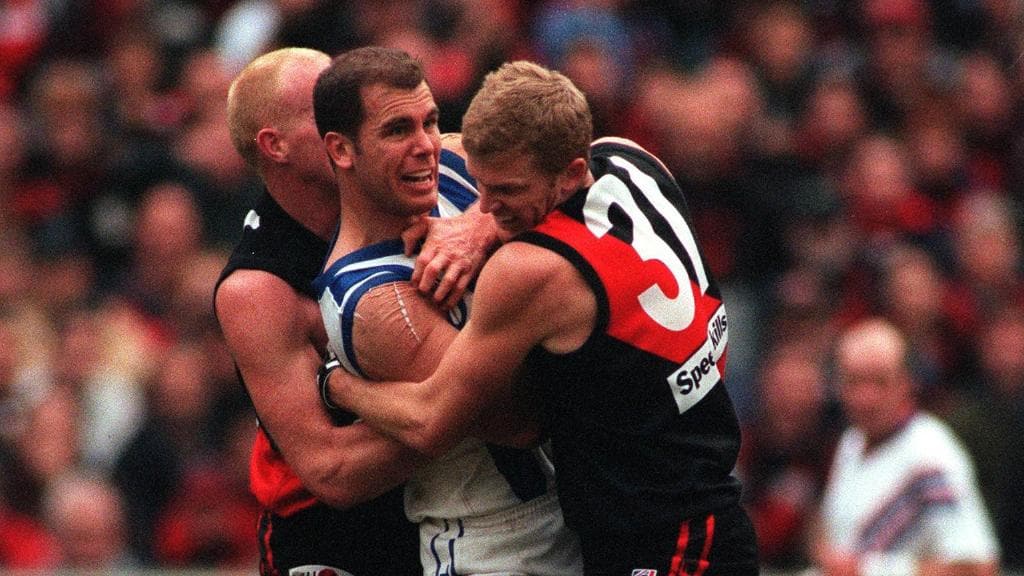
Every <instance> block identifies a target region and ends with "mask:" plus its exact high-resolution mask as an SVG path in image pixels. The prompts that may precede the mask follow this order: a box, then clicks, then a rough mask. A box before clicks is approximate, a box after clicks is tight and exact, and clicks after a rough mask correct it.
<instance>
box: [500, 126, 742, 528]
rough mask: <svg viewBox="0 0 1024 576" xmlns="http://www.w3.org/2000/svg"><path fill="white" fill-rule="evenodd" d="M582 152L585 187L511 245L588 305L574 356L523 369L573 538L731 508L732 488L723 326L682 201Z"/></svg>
mask: <svg viewBox="0 0 1024 576" xmlns="http://www.w3.org/2000/svg"><path fill="white" fill-rule="evenodd" d="M591 153H592V160H591V171H592V173H593V174H594V178H595V182H594V184H593V185H592V186H590V187H589V188H587V189H583V190H580V191H579V192H578V193H576V194H575V195H574V196H572V197H571V198H570V199H569V200H567V201H566V202H564V203H563V204H562V205H560V206H559V207H558V208H557V209H556V210H555V211H553V212H552V213H551V214H549V215H548V217H547V218H546V219H545V220H544V221H543V222H542V223H541V224H540V225H538V226H537V227H536V228H534V229H533V230H530V231H528V232H525V233H523V234H521V235H519V236H517V237H516V238H515V241H523V242H529V243H532V244H535V245H539V246H541V247H544V248H547V249H550V250H553V251H555V252H557V253H558V254H560V255H562V256H563V257H564V258H566V259H567V260H568V261H569V262H571V263H572V264H573V265H574V266H575V267H576V268H577V270H579V272H580V274H581V275H582V276H583V277H584V278H585V279H586V281H587V283H588V284H589V285H590V288H591V290H593V292H594V294H595V295H596V298H597V305H598V309H597V321H596V325H595V328H594V331H593V332H592V334H591V335H590V337H589V339H588V340H587V342H586V343H584V345H583V346H582V347H581V348H580V349H578V350H577V351H575V352H572V353H568V354H552V353H549V352H547V351H545V350H543V349H541V348H539V347H538V348H536V349H534V350H533V351H532V352H531V353H530V355H529V356H528V358H527V359H526V362H525V364H524V378H525V382H527V383H528V384H529V385H530V387H531V388H532V389H533V391H534V393H535V394H536V395H537V398H538V401H539V404H540V406H541V408H540V409H541V411H542V413H543V417H544V423H545V426H546V428H547V432H548V433H549V434H550V435H551V438H552V446H553V449H554V456H555V466H556V474H557V478H558V488H559V493H560V499H561V502H562V506H563V508H564V511H565V518H566V520H567V521H568V522H569V523H570V525H572V526H573V527H574V528H575V529H576V530H577V531H578V532H580V533H581V536H583V537H584V538H585V536H586V534H587V533H595V532H604V533H607V532H639V531H643V530H645V529H648V528H653V527H662V526H666V525H678V524H679V522H680V521H681V520H683V519H686V518H690V517H693V516H696V515H698V514H702V513H707V512H710V511H714V510H717V509H721V508H723V507H725V506H728V505H732V504H735V503H736V502H738V500H739V490H740V489H739V483H738V481H737V480H736V479H735V478H734V477H733V476H731V471H732V469H733V467H734V465H735V463H736V456H737V453H738V450H739V442H740V430H739V425H738V422H737V419H736V415H735V411H734V409H733V405H732V401H731V399H730V398H729V394H728V392H727V391H726V388H725V386H724V384H723V378H724V373H725V364H726V348H727V342H728V321H727V318H726V314H725V308H724V306H723V303H722V298H721V294H720V293H719V289H718V285H717V284H716V282H715V279H714V278H713V277H712V276H711V274H710V272H709V271H708V269H707V267H706V266H705V264H704V258H703V256H702V254H701V250H700V248H699V247H698V245H697V242H696V238H695V237H694V235H693V232H692V228H691V225H690V215H689V211H688V208H687V206H686V202H685V200H684V198H683V196H682V192H681V191H680V189H679V187H678V185H677V184H676V182H675V180H674V179H673V178H672V176H671V175H670V174H668V173H667V172H666V171H665V170H664V169H663V168H661V166H660V164H659V163H658V161H657V160H656V159H654V158H653V157H652V156H650V155H649V154H647V153H646V152H644V151H643V150H640V149H638V148H635V147H632V146H628V145H624V144H619V143H602V144H598V145H595V146H594V147H593V148H592V150H591ZM566 298H572V295H571V294H567V295H566Z"/></svg>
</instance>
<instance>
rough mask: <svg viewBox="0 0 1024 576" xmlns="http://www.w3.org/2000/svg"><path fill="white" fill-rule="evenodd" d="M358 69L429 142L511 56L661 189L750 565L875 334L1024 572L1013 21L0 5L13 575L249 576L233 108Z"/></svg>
mask: <svg viewBox="0 0 1024 576" xmlns="http://www.w3.org/2000/svg"><path fill="white" fill-rule="evenodd" d="M368 43H374V44H386V45H391V46H398V47H401V48H405V49H406V50H408V51H409V52H410V53H412V54H414V55H416V56H417V57H419V58H420V59H421V60H422V61H423V63H424V65H425V68H426V70H427V74H428V79H429V81H430V84H431V87H432V89H433V92H434V96H435V98H436V99H437V101H438V103H439V105H440V107H441V115H442V119H441V127H442V129H443V130H444V131H457V130H458V129H459V125H460V118H461V115H462V112H463V111H464V109H465V106H466V105H467V103H468V101H469V98H470V97H471V96H472V94H473V91H474V90H475V88H476V87H477V86H478V84H479V81H480V79H481V78H482V76H483V75H484V74H485V73H486V72H488V71H489V70H491V69H493V68H495V67H496V66H497V64H499V63H500V62H502V61H505V60H510V59H519V58H528V59H533V60H536V61H539V62H542V63H545V64H547V65H549V66H551V67H554V68H556V69H558V70H561V71H563V72H564V73H566V74H567V75H568V76H570V77H571V78H572V79H573V80H574V81H575V82H576V83H577V85H578V86H579V87H580V88H581V89H583V90H584V92H585V93H586V94H587V97H588V99H589V100H590V103H591V106H592V108H593V111H594V114H595V120H596V126H595V128H596V132H597V135H619V136H626V137H629V138H632V139H634V140H636V141H637V142H639V143H640V144H642V145H643V146H645V147H647V148H648V149H650V150H651V151H653V152H655V153H656V154H657V155H659V156H660V157H661V158H662V159H663V160H664V161H665V162H666V164H667V165H668V166H669V167H670V169H671V170H672V171H673V173H674V174H675V175H676V177H677V179H678V181H679V182H680V184H681V185H682V188H683V189H684V191H685V192H686V194H687V200H688V202H689V206H690V209H691V211H692V212H693V216H694V220H695V225H696V229H697V234H698V237H699V238H700V240H701V242H702V244H703V246H704V248H705V250H706V251H707V255H706V256H707V259H708V261H709V262H710V265H711V267H712V268H713V271H714V272H715V273H716V274H717V277H718V278H719V280H720V282H721V284H722V285H723V288H724V292H725V297H726V305H727V307H728V310H729V314H730V325H731V327H730V354H729V378H728V380H727V386H728V387H729V389H730V392H731V393H732V394H733V396H734V399H735V401H736V404H737V407H738V410H739V416H740V419H741V422H742V424H743V425H744V427H745V436H744V450H743V453H742V455H741V460H740V465H739V468H738V470H737V473H738V474H739V475H740V477H741V478H742V480H743V481H744V483H745V494H746V496H745V498H746V502H747V505H748V507H749V510H750V511H751V514H752V516H753V518H754V520H755V524H756V526H757V528H758V535H759V539H760V545H761V549H762V554H763V558H764V563H765V565H766V566H769V567H773V568H781V569H789V568H796V567H800V566H803V565H805V564H806V563H807V561H808V556H807V554H808V551H807V546H806V533H807V526H808V522H809V519H810V518H811V517H812V516H813V513H814V511H815V510H816V506H817V504H818V498H819V496H820V493H821V488H822V486H823V483H824V481H825V477H826V475H827V473H828V466H829V459H830V458H831V454H832V451H833V446H834V441H835V438H836V436H837V434H838V432H839V431H840V430H841V429H842V427H843V425H844V420H843V415H842V414H841V411H840V410H839V409H838V407H837V402H836V394H835V385H834V382H833V381H832V378H831V370H832V368H831V352H832V350H831V348H832V344H833V339H834V335H835V334H836V333H837V331H838V330H840V329H841V328H842V327H844V326H846V325H848V324H849V323H851V322H853V321H855V320H857V319H859V318H862V317H865V316H868V315H881V316H884V317H886V318H888V319H889V320H891V321H892V322H893V323H894V324H896V325H897V326H898V327H899V328H900V330H902V331H903V332H904V333H905V334H906V335H907V336H908V338H909V340H910V343H911V348H912V355H913V361H914V366H915V376H916V379H917V381H918V384H919V389H920V393H921V401H922V403H923V405H924V406H925V407H926V408H928V409H929V410H931V411H933V412H934V413H936V414H937V415H938V416H940V417H941V418H942V419H944V420H946V421H947V422H949V423H950V424H951V425H952V426H953V428H954V429H955V430H956V432H957V433H958V434H959V436H960V438H961V439H962V441H963V442H964V444H965V446H966V447H967V448H968V451H969V453H970V454H971V456H972V458H974V462H975V467H976V472H977V475H978V479H979V482H980V486H981V489H982V492H983V496H984V499H985V503H986V506H987V507H988V509H989V511H990V513H991V515H992V519H993V522H994V523H995V525H996V529H997V532H998V536H999V538H1000V543H1001V546H1002V549H1003V561H1004V566H1007V567H1013V568H1018V569H1020V568H1024V523H1021V522H1019V521H1018V520H1017V516H1018V512H1019V511H1020V510H1022V509H1024V491H1022V486H1024V448H1022V447H1021V438H1022V437H1021V431H1022V430H1024V255H1022V249H1021V247H1022V241H1024V226H1022V224H1024V222H1022V215H1024V212H1022V210H1021V203H1022V202H1024V114H1022V112H1024V68H1022V66H1024V2H1022V1H1021V0H846V1H844V0H799V1H798V0H792V1H775V2H766V1H764V2H760V1H746V2H740V1H732V0H673V1H665V0H518V1H510V0H349V1H336V0H205V1H204V0H167V1H159V2H158V1H156V0H6V1H3V2H0V142H2V143H4V150H3V152H2V154H0V567H5V568H19V567H51V566H64V567H129V566H142V567H164V568H173V567H222V568H223V567H230V568H248V567H252V566H255V564H256V561H257V554H256V541H255V538H256V515H257V507H256V505H255V502H254V501H253V500H252V499H251V496H250V495H249V493H248V490H247V471H248V464H247V460H248V455H249V448H250V446H251V441H252V437H253V434H254V432H255V416H254V414H253V413H252V409H251V406H250V405H249V403H248V400H247V398H246V396H245V393H244V391H243V390H242V389H241V387H240V386H239V384H238V382H237V379H236V375H235V371H234V366H233V363H232V361H231V358H230V356H229V355H228V354H227V353H226V351H225V347H224V343H223V341H222V339H221V336H220V332H219V328H218V326H217V325H216V321H215V319H214V317H213V314H212V307H211V294H212V287H213V285H214V282H215V281H216V279H217V276H218V274H219V272H220V269H221V267H222V266H223V264H224V262H225V260H226V255H227V251H228V250H229V248H230V247H231V245H232V244H233V242H234V241H235V239H236V238H237V237H238V235H239V234H240V232H241V228H242V218H243V215H244V213H245V212H246V210H247V209H248V207H249V205H250V203H251V202H252V199H253V197H254V194H255V193H256V191H257V190H258V185H257V182H256V180H255V176H254V174H253V173H251V172H250V171H248V170H247V169H246V167H245V165H244V163H243V161H242V159H241V158H240V157H239V156H237V154H236V153H235V151H234V149H233V147H232V145H231V141H230V138H229V135H228V131H227V126H226V123H225V95H226V89H227V85H228V83H229V82H230V80H231V78H232V77H233V76H234V74H235V73H237V72H238V71H239V70H240V69H241V67H242V66H244V65H245V64H246V63H247V62H248V61H249V60H251V59H252V58H254V57H255V56H257V55H259V54H261V53H263V52H265V51H267V50H268V49H271V48H273V47H278V46H282V45H292V46H309V47H314V48H319V49H321V50H324V51H326V52H328V53H330V54H334V53H337V52H339V51H341V50H344V49H346V48H349V47H354V46H357V45H362V44H368ZM311 385H312V383H311ZM296 417H301V415H297V416H296Z"/></svg>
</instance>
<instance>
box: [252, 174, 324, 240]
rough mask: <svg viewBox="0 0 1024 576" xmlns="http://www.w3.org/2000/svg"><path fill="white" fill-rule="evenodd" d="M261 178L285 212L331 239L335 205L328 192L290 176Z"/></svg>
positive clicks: (312, 230)
mask: <svg viewBox="0 0 1024 576" xmlns="http://www.w3.org/2000/svg"><path fill="white" fill-rule="evenodd" d="M264 181H265V182H266V185H267V191H268V192H269V193H270V195H271V196H272V197H273V198H274V200H276V201H277V203H278V204H279V205H280V206H281V208H282V209H283V210H284V211H285V212H287V213H288V215H289V216H291V217H292V218H294V219H295V220H296V221H298V222H299V223H300V224H302V225H303V226H305V227H306V228H307V229H309V231H310V232H312V233H314V234H316V235H317V236H318V237H320V238H322V239H323V240H325V241H330V240H331V238H332V236H333V235H334V230H335V228H336V227H337V225H338V205H337V201H336V200H335V199H334V198H333V197H332V196H330V195H328V194H327V192H326V191H318V190H314V189H312V188H313V187H311V186H310V185H307V184H301V183H297V182H294V181H292V180H283V179H279V180H275V179H274V178H265V179H264Z"/></svg>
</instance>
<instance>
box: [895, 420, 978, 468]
mask: <svg viewBox="0 0 1024 576" xmlns="http://www.w3.org/2000/svg"><path fill="white" fill-rule="evenodd" d="M911 426H912V433H913V435H914V443H913V444H914V445H913V446H910V447H908V449H909V450H910V451H911V452H912V453H914V454H917V455H918V456H919V457H920V458H922V459H923V460H925V461H926V462H928V463H930V464H931V465H933V466H937V467H942V468H948V469H951V470H955V471H960V470H962V469H963V468H965V467H969V466H970V459H969V457H968V455H967V452H966V450H965V449H964V448H963V445H962V444H961V443H960V439H959V438H957V436H956V434H955V433H954V432H953V429H952V428H950V427H949V426H948V425H947V424H946V423H945V422H943V421H942V420H939V419H938V418H937V417H936V416H934V415H932V414H927V413H922V414H919V415H918V416H916V417H915V418H914V422H913V423H912V424H911Z"/></svg>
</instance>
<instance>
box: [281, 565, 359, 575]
mask: <svg viewBox="0 0 1024 576" xmlns="http://www.w3.org/2000/svg"><path fill="white" fill-rule="evenodd" d="M288 576H353V575H352V574H351V573H349V572H345V571H344V570H342V569H341V568H332V567H330V566H321V565H319V564H307V565H305V566H296V567H295V568H292V569H291V570H289V571H288Z"/></svg>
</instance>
